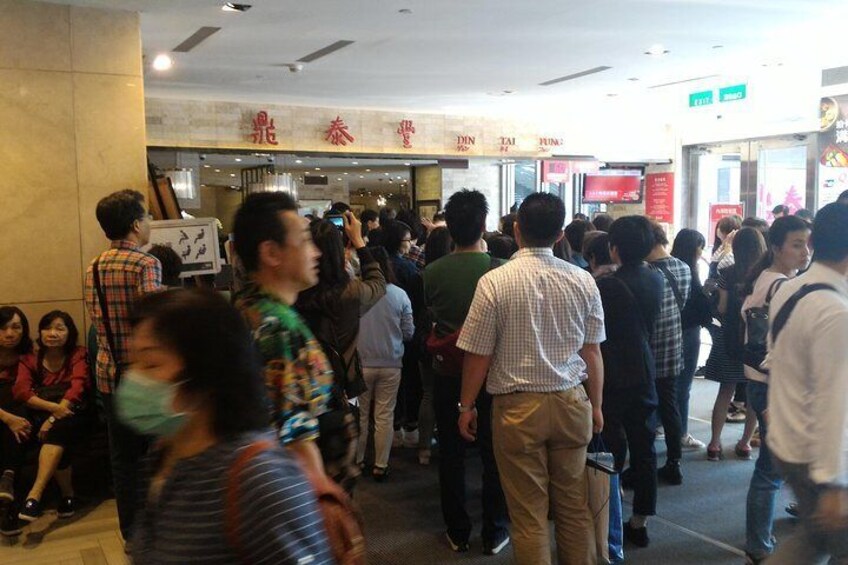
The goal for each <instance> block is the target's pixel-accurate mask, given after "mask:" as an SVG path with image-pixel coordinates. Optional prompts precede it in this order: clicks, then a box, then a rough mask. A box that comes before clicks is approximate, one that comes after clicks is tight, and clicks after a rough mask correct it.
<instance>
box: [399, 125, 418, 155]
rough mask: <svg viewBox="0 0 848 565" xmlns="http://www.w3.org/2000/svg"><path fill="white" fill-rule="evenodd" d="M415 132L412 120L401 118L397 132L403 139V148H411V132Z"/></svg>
mask: <svg viewBox="0 0 848 565" xmlns="http://www.w3.org/2000/svg"><path fill="white" fill-rule="evenodd" d="M414 133H415V125H414V124H413V123H412V120H401V121H400V125H399V126H398V129H397V134H398V135H399V136H401V138H402V139H403V148H404V149H412V134H414Z"/></svg>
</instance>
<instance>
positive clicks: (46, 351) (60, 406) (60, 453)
mask: <svg viewBox="0 0 848 565" xmlns="http://www.w3.org/2000/svg"><path fill="white" fill-rule="evenodd" d="M78 338H79V332H78V331H77V327H76V325H75V324H74V321H73V319H72V318H71V316H70V315H69V314H68V313H66V312H61V311H59V310H54V311H52V312H49V313H47V314H46V315H45V316H44V317H43V318H41V321H40V322H39V323H38V353H37V354H29V355H26V356H24V357H23V358H21V363H20V365H19V366H18V377H17V380H16V381H15V386H14V395H15V400H16V401H18V402H20V403H21V404H24V405H26V407H27V408H28V410H29V420H30V421H31V422H32V429H33V432H34V433H37V434H38V440H39V441H40V442H41V451H40V452H39V455H38V474H37V475H36V478H35V483H34V484H33V485H32V488H31V489H30V491H29V494H28V495H27V498H26V503H25V504H24V507H23V508H22V509H21V512H20V514H18V517H19V518H20V519H21V520H26V521H27V522H33V521H35V520H37V519H38V518H39V517H40V516H41V512H42V510H41V495H42V494H44V489H45V487H47V483H48V482H50V479H52V478H53V477H54V476H55V477H56V482H57V483H58V485H59V490H60V491H61V493H62V498H61V499H60V501H59V517H60V518H69V517H71V516H73V515H74V488H73V485H72V484H71V468H70V461H69V458H68V448H69V447H72V446H73V445H74V444H75V443H77V442H78V441H79V440H80V439H81V437H82V435H83V434H84V433H85V429H84V420H83V418H82V408H83V405H84V403H85V397H86V393H87V389H88V378H89V371H88V359H87V356H86V352H85V348H84V347H78V346H77V339H78Z"/></svg>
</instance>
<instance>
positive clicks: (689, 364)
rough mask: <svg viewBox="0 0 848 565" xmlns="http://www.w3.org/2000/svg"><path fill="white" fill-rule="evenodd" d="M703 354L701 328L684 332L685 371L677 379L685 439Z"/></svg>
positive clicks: (678, 402)
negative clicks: (691, 401) (696, 372)
mask: <svg viewBox="0 0 848 565" xmlns="http://www.w3.org/2000/svg"><path fill="white" fill-rule="evenodd" d="M700 353H701V326H695V327H694V328H688V329H685V330H683V371H682V372H681V373H680V375H678V377H677V404H678V406H679V407H680V424H681V431H682V432H683V434H682V435H683V437H686V436H687V435H688V434H689V393H690V391H691V390H692V380H693V379H694V378H695V371H696V370H697V369H698V355H699V354H700Z"/></svg>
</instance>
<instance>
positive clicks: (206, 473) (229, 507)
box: [116, 290, 332, 564]
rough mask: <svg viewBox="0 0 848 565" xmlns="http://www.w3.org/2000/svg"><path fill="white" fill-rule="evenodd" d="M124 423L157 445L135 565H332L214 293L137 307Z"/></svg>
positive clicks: (121, 392) (236, 324) (317, 519)
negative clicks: (265, 564) (191, 564)
mask: <svg viewBox="0 0 848 565" xmlns="http://www.w3.org/2000/svg"><path fill="white" fill-rule="evenodd" d="M132 327H133V333H132V339H131V343H130V360H131V362H132V364H131V366H130V368H129V370H128V371H127V372H126V374H125V375H124V377H123V380H122V381H121V386H120V387H119V388H118V392H117V398H116V401H117V408H118V414H119V415H120V417H121V419H122V420H123V421H124V422H125V423H126V424H127V425H128V426H130V427H131V428H133V429H135V430H136V431H137V432H139V433H142V434H151V435H154V436H157V437H158V438H159V442H158V443H157V445H156V447H155V448H154V449H153V450H152V452H151V453H150V454H149V455H148V457H147V458H146V459H145V461H144V462H143V463H142V474H141V486H142V489H143V493H144V496H143V497H142V500H141V509H140V513H139V515H138V516H137V518H136V523H135V532H134V535H133V543H132V545H131V547H132V557H133V562H134V563H136V564H148V563H151V564H153V563H163V562H169V563H188V562H195V563H198V562H202V563H206V564H216V563H219V564H225V563H240V562H244V563H257V562H259V561H262V562H268V563H315V564H318V563H330V562H331V561H332V557H331V555H330V552H329V546H328V542H327V539H326V535H325V533H324V529H323V521H322V519H321V515H320V513H319V510H318V508H317V506H316V504H315V502H314V494H313V492H312V489H311V487H310V485H309V483H308V482H307V480H306V478H305V477H304V475H303V474H302V473H301V471H300V469H299V467H298V466H297V464H296V463H295V461H294V460H293V459H291V457H290V456H289V455H287V454H286V453H285V452H284V451H283V450H281V449H279V448H275V447H274V446H276V445H278V443H279V442H278V440H277V438H276V437H275V435H274V434H273V433H272V432H270V431H269V430H270V428H269V425H270V415H269V413H268V407H267V404H266V397H265V390H264V384H263V381H262V377H261V368H260V366H259V364H258V359H257V358H256V353H255V351H254V348H253V343H252V341H251V338H250V335H249V333H248V331H247V328H246V327H245V325H244V322H243V320H242V318H241V316H240V315H239V313H238V312H237V311H236V310H235V309H234V308H232V307H231V306H230V305H229V304H227V302H226V300H224V299H223V298H222V297H221V296H219V295H218V294H216V293H214V292H212V291H206V290H173V291H169V292H164V293H158V294H151V295H147V296H146V297H144V298H143V299H142V300H141V301H140V302H139V303H138V304H137V306H136V310H135V315H134V317H133V320H132Z"/></svg>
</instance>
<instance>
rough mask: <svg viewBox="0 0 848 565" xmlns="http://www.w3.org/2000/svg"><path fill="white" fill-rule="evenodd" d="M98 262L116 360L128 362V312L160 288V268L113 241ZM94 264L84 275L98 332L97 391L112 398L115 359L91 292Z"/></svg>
mask: <svg viewBox="0 0 848 565" xmlns="http://www.w3.org/2000/svg"><path fill="white" fill-rule="evenodd" d="M96 260H99V261H100V269H99V271H100V284H101V286H102V288H103V294H104V297H105V298H106V310H108V312H109V323H110V325H111V327H112V334H113V336H114V338H115V348H116V349H117V351H116V352H115V353H116V354H117V358H118V360H119V361H120V362H122V363H124V362H126V361H127V356H128V351H127V349H128V345H127V342H128V341H129V337H130V320H129V318H130V311H131V310H132V306H133V304H134V303H135V302H136V301H137V300H138V299H139V298H140V297H141V295H142V294H146V293H148V292H154V291H156V290H159V289H160V288H161V286H162V265H161V264H160V263H159V259H157V258H156V257H153V256H152V255H148V254H147V253H143V252H141V251H139V248H138V245H136V244H135V243H133V242H131V241H113V242H112V248H111V249H109V250H108V251H105V252H103V253H102V254H101V255H100V257H98V258H97V259H96ZM93 268H94V261H92V263H91V265H90V266H89V267H88V270H87V271H86V273H85V305H86V307H87V308H88V315H89V316H90V317H91V321H92V324H94V327H95V328H97V362H96V368H95V375H96V376H97V390H99V391H100V392H102V393H104V394H111V393H112V392H113V391H114V388H115V368H116V364H115V359H114V357H113V356H112V351H111V350H110V347H109V341H108V339H106V326H105V325H104V324H103V313H102V311H101V309H100V301H99V300H98V298H97V291H96V290H95V288H94V274H93V273H94V271H93Z"/></svg>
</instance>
